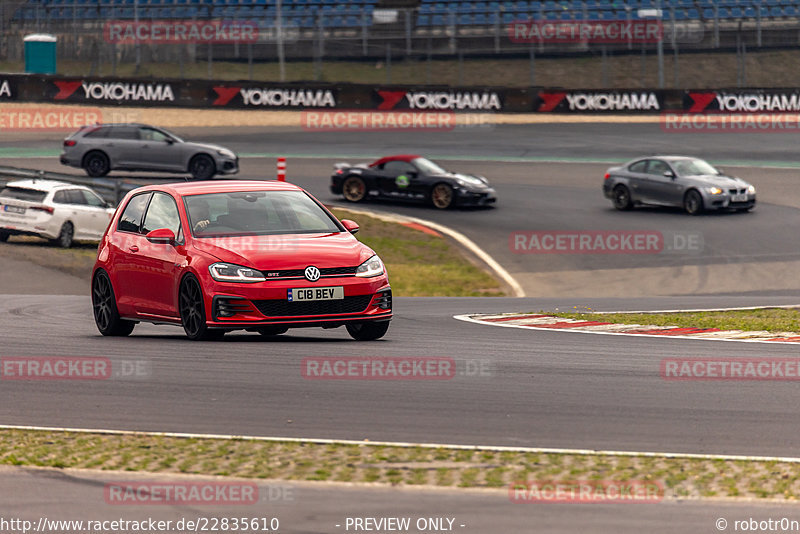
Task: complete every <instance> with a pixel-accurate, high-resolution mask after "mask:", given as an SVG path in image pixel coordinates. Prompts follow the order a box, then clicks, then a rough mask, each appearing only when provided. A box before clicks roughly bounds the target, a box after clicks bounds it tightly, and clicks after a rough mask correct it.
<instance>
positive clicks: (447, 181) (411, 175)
mask: <svg viewBox="0 0 800 534" xmlns="http://www.w3.org/2000/svg"><path fill="white" fill-rule="evenodd" d="M333 167H334V169H335V172H334V173H333V176H331V191H332V192H333V193H334V194H336V195H344V198H345V200H348V201H350V202H361V201H362V200H364V199H365V198H368V197H376V198H389V199H398V200H407V201H416V202H427V203H430V204H432V205H433V206H435V207H437V208H439V209H447V208H451V207H453V206H485V205H487V204H492V203H494V202H495V201H496V200H497V196H496V195H495V191H494V189H492V187H491V186H490V185H489V181H488V180H487V179H486V178H484V177H483V176H475V175H472V174H459V173H454V172H450V171H446V170H444V169H443V168H441V167H440V166H439V165H437V164H436V163H434V162H432V161H431V160H429V159H426V158H423V157H422V156H417V155H414V154H401V155H398V156H388V157H385V158H381V159H379V160H378V161H375V162H373V163H371V164H369V165H367V164H358V165H350V164H348V163H337V164H335V165H334V166H333Z"/></svg>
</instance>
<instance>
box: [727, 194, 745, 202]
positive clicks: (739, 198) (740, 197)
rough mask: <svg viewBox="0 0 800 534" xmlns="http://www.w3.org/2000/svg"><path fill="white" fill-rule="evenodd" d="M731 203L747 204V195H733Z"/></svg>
mask: <svg viewBox="0 0 800 534" xmlns="http://www.w3.org/2000/svg"><path fill="white" fill-rule="evenodd" d="M731 202H747V195H733V196H732V197H731Z"/></svg>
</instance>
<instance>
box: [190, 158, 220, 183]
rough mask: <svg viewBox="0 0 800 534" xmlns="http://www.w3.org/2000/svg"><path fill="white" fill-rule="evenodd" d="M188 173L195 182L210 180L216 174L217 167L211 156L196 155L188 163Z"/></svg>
mask: <svg viewBox="0 0 800 534" xmlns="http://www.w3.org/2000/svg"><path fill="white" fill-rule="evenodd" d="M189 173H190V174H191V175H192V178H194V179H195V180H210V179H211V178H213V177H214V175H215V174H216V173H217V167H216V165H214V160H213V159H211V156H208V155H206V154H198V155H196V156H195V157H193V158H192V160H191V161H190V162H189Z"/></svg>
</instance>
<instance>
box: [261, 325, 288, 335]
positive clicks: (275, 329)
mask: <svg viewBox="0 0 800 534" xmlns="http://www.w3.org/2000/svg"><path fill="white" fill-rule="evenodd" d="M288 331H289V329H288V328H287V327H285V326H262V327H261V328H256V332H258V333H259V334H261V335H262V336H264V337H274V336H279V335H281V334H285V333H286V332H288Z"/></svg>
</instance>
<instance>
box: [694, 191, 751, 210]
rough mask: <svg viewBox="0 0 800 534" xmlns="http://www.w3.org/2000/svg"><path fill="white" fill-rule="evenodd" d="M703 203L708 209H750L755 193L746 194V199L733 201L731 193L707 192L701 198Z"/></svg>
mask: <svg viewBox="0 0 800 534" xmlns="http://www.w3.org/2000/svg"><path fill="white" fill-rule="evenodd" d="M703 204H704V207H705V208H706V209H708V210H724V209H750V208H752V207H753V206H755V205H756V195H754V194H753V195H751V194H748V195H747V199H746V200H743V201H737V202H734V201H733V197H732V195H730V194H728V193H725V194H722V195H711V194H708V195H706V196H705V198H704V199H703Z"/></svg>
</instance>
